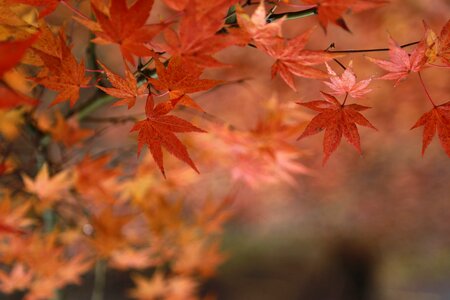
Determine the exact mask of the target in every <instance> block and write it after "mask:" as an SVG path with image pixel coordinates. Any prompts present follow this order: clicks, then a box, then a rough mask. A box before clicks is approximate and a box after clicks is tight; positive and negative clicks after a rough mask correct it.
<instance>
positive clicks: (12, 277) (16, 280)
mask: <svg viewBox="0 0 450 300" xmlns="http://www.w3.org/2000/svg"><path fill="white" fill-rule="evenodd" d="M33 276H34V274H33V272H32V271H31V270H26V268H25V266H24V265H23V264H22V263H16V264H14V267H13V268H12V270H11V272H10V273H9V274H7V273H5V272H4V271H0V290H1V291H2V292H3V293H6V294H10V293H12V292H13V291H15V290H24V289H26V288H27V287H28V286H29V285H30V283H31V281H32V280H33Z"/></svg>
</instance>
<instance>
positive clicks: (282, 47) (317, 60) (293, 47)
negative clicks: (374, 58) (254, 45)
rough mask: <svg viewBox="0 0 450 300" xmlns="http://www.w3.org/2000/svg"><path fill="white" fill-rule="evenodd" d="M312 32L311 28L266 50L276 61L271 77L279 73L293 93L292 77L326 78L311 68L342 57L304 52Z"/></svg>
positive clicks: (318, 52) (321, 52)
mask: <svg viewBox="0 0 450 300" xmlns="http://www.w3.org/2000/svg"><path fill="white" fill-rule="evenodd" d="M313 30H314V28H311V29H310V30H308V31H306V32H304V33H303V34H299V35H298V36H297V37H295V38H293V39H292V40H289V41H287V42H284V41H282V42H281V43H278V44H277V45H276V46H275V47H273V48H272V49H268V54H269V55H270V56H272V57H273V58H275V59H276V62H275V63H274V64H273V65H272V77H275V75H276V74H277V73H279V74H280V76H281V78H282V79H283V80H284V81H285V82H286V83H287V84H288V85H289V86H290V87H291V88H292V89H293V90H294V91H295V90H296V88H295V85H294V79H293V77H292V75H296V76H300V77H306V78H314V79H324V78H328V74H327V73H325V72H324V71H322V70H318V69H315V68H313V67H311V66H314V65H318V64H322V63H324V62H327V61H329V60H331V59H333V58H335V57H340V56H342V55H339V54H333V53H328V52H325V51H311V50H304V48H305V46H306V43H307V42H308V39H309V37H310V36H311V33H312V32H313Z"/></svg>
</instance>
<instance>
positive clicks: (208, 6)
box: [159, 0, 245, 67]
mask: <svg viewBox="0 0 450 300" xmlns="http://www.w3.org/2000/svg"><path fill="white" fill-rule="evenodd" d="M235 2H237V1H236V0H217V1H203V0H191V1H190V2H189V5H187V7H186V9H185V11H184V15H183V18H182V19H181V21H180V26H179V33H177V32H175V31H174V30H172V29H170V28H167V29H166V30H164V39H165V41H166V43H165V44H162V45H159V47H160V48H161V50H162V51H165V52H168V53H170V54H172V55H173V56H177V55H178V56H182V57H183V59H186V60H188V61H190V62H193V63H195V64H197V65H198V66H201V67H221V66H223V65H224V64H223V63H221V62H219V61H217V60H216V59H215V58H213V57H212V55H213V54H215V53H216V52H218V51H220V50H222V49H223V48H226V47H228V46H231V45H235V44H239V45H242V44H243V40H245V38H244V39H241V37H242V36H241V35H240V34H239V30H237V31H235V30H232V29H230V30H229V33H228V34H221V33H218V32H219V31H220V30H221V29H222V27H223V25H224V20H225V16H226V14H227V11H228V8H229V7H230V6H231V5H233V4H234V3H235ZM234 33H237V35H235V34H234Z"/></svg>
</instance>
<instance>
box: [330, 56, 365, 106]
mask: <svg viewBox="0 0 450 300" xmlns="http://www.w3.org/2000/svg"><path fill="white" fill-rule="evenodd" d="M325 65H326V66H327V69H328V74H330V82H326V81H325V82H324V83H325V84H326V85H327V86H328V87H329V88H330V89H332V90H333V91H332V92H331V94H333V95H345V94H348V95H349V96H350V97H353V98H362V97H364V96H365V95H366V94H368V93H370V92H371V91H372V90H371V89H369V88H367V86H368V85H369V83H370V81H371V80H372V79H366V80H361V81H360V82H356V76H355V73H354V72H353V69H352V65H353V64H352V61H350V63H349V65H348V66H347V68H346V69H345V71H344V72H343V73H342V75H341V76H338V75H337V74H336V73H335V72H334V71H333V70H332V69H331V68H330V66H329V65H328V64H327V63H325Z"/></svg>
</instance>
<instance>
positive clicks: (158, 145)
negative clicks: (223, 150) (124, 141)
mask: <svg viewBox="0 0 450 300" xmlns="http://www.w3.org/2000/svg"><path fill="white" fill-rule="evenodd" d="M170 109H171V108H168V107H167V105H166V104H165V103H160V104H158V105H156V106H155V105H154V102H153V96H152V95H151V94H149V95H148V98H147V103H146V106H145V113H146V115H147V119H145V120H142V121H139V122H137V123H136V124H135V125H134V126H133V128H132V129H131V132H133V131H138V132H139V133H138V155H139V153H140V152H141V149H142V147H143V146H144V145H145V144H146V145H147V146H148V148H149V150H150V153H151V154H152V156H153V159H154V160H155V162H156V164H157V165H158V167H159V169H160V170H161V173H162V174H163V175H164V177H165V176H166V175H165V172H164V165H163V153H162V147H164V148H165V149H166V150H167V151H169V153H171V154H172V155H174V156H175V157H177V158H178V159H180V160H182V161H184V162H185V163H187V164H188V165H189V166H191V168H193V169H194V170H195V171H196V172H198V170H197V167H196V166H195V164H194V162H193V161H192V159H191V157H190V156H189V153H188V152H187V150H186V146H184V145H183V144H182V143H181V142H180V140H179V139H178V138H177V137H176V136H175V134H174V133H179V132H205V131H204V130H202V129H200V128H198V127H195V126H194V125H192V124H191V123H189V122H188V121H186V120H183V119H181V118H178V117H176V116H171V115H167V113H168V112H169V111H170Z"/></svg>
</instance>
